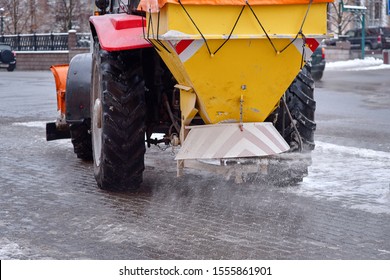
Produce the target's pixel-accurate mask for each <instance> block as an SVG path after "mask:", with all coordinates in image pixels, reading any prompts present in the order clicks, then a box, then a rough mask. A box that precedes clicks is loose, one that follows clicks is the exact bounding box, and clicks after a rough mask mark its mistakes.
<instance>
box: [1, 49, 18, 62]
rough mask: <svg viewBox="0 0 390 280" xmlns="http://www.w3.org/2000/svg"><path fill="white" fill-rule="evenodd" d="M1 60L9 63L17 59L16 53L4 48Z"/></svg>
mask: <svg viewBox="0 0 390 280" xmlns="http://www.w3.org/2000/svg"><path fill="white" fill-rule="evenodd" d="M1 60H2V61H3V63H5V64H8V63H10V62H12V61H14V60H15V58H14V54H13V53H12V51H10V50H3V51H2V52H1Z"/></svg>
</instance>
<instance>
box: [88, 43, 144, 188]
mask: <svg viewBox="0 0 390 280" xmlns="http://www.w3.org/2000/svg"><path fill="white" fill-rule="evenodd" d="M92 67H93V68H92V94H91V97H92V100H91V115H92V120H91V123H92V125H91V127H92V143H93V157H94V174H95V179H96V181H97V184H98V186H99V187H100V188H102V189H105V190H110V191H127V190H136V189H137V188H139V186H140V184H141V183H142V176H143V171H144V169H145V167H144V154H145V124H144V122H145V114H146V112H145V110H146V109H145V100H144V81H143V78H142V70H141V64H140V50H131V51H117V52H107V51H104V50H100V47H99V44H98V43H96V46H95V52H94V55H93V66H92Z"/></svg>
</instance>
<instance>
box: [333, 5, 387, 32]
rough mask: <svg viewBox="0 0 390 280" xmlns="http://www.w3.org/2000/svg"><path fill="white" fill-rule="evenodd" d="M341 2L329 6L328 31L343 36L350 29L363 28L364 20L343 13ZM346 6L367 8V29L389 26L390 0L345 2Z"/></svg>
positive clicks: (355, 15)
mask: <svg viewBox="0 0 390 280" xmlns="http://www.w3.org/2000/svg"><path fill="white" fill-rule="evenodd" d="M340 2H341V0H335V1H334V3H333V4H329V10H328V29H329V32H330V33H333V34H336V35H342V34H344V33H345V31H347V30H348V29H352V28H361V26H362V20H361V16H359V15H358V14H353V13H350V12H342V11H341V10H340V6H339V4H340ZM343 2H344V5H350V6H361V7H366V8H367V9H366V12H365V15H366V27H375V26H389V27H390V16H389V15H388V9H389V8H388V5H389V2H390V0H344V1H343Z"/></svg>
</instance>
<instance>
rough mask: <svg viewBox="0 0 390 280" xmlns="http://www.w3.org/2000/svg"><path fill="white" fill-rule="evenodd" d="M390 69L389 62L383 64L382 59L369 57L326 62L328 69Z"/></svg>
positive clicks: (326, 68)
mask: <svg viewBox="0 0 390 280" xmlns="http://www.w3.org/2000/svg"><path fill="white" fill-rule="evenodd" d="M380 69H390V65H389V64H383V60H382V59H378V58H374V57H367V58H365V59H354V60H347V61H335V62H328V63H326V67H325V70H326V71H364V70H380Z"/></svg>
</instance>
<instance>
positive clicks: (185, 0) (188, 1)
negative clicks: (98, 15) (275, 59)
mask: <svg viewBox="0 0 390 280" xmlns="http://www.w3.org/2000/svg"><path fill="white" fill-rule="evenodd" d="M157 2H158V5H159V7H160V8H161V7H163V6H164V5H165V4H166V3H172V4H179V1H178V0H141V2H140V4H139V6H138V9H142V10H144V11H146V10H147V7H148V6H150V5H152V6H153V5H155V3H157ZM180 2H181V3H182V4H183V5H221V6H227V5H233V6H243V5H246V2H248V3H249V5H252V6H256V5H293V4H309V3H310V0H181V1H180ZM331 2H334V0H313V3H331Z"/></svg>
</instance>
